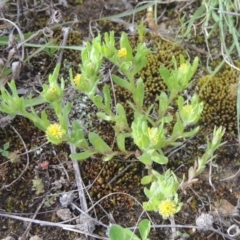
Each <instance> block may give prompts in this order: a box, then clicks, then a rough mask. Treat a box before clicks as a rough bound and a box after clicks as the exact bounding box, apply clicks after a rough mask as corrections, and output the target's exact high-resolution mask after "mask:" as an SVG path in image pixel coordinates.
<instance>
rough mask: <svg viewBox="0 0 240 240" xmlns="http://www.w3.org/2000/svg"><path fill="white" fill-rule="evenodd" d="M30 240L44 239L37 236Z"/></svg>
mask: <svg viewBox="0 0 240 240" xmlns="http://www.w3.org/2000/svg"><path fill="white" fill-rule="evenodd" d="M29 240H43V239H42V238H40V237H39V236H37V235H35V236H33V237H31V238H30V239H29Z"/></svg>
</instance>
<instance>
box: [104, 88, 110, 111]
mask: <svg viewBox="0 0 240 240" xmlns="http://www.w3.org/2000/svg"><path fill="white" fill-rule="evenodd" d="M103 95H104V104H105V111H106V112H107V113H109V114H110V113H111V105H110V104H111V96H110V89H109V87H108V86H107V85H104V87H103Z"/></svg>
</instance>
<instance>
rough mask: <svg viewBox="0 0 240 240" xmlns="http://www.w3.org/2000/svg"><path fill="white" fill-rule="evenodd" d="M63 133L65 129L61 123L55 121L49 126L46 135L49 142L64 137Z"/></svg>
mask: <svg viewBox="0 0 240 240" xmlns="http://www.w3.org/2000/svg"><path fill="white" fill-rule="evenodd" d="M63 135H64V130H63V129H62V127H61V126H60V125H59V124H57V123H54V124H51V125H49V126H48V127H47V130H46V137H47V139H48V141H49V142H52V140H53V139H56V140H61V139H62V138H63Z"/></svg>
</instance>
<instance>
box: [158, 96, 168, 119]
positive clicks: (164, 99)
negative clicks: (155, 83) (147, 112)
mask: <svg viewBox="0 0 240 240" xmlns="http://www.w3.org/2000/svg"><path fill="white" fill-rule="evenodd" d="M158 101H159V104H158V105H159V107H158V115H159V118H163V117H164V115H165V113H166V111H167V109H168V96H167V94H166V93H165V92H161V94H160V96H158Z"/></svg>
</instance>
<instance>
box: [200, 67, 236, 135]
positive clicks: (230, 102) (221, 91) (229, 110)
mask: <svg viewBox="0 0 240 240" xmlns="http://www.w3.org/2000/svg"><path fill="white" fill-rule="evenodd" d="M236 84H237V73H236V71H233V70H232V69H230V67H229V66H224V67H223V68H222V69H221V70H220V71H219V72H218V73H217V74H216V75H215V76H214V77H211V76H210V75H207V76H204V77H203V78H202V79H200V81H199V83H198V87H199V89H200V93H199V97H200V99H201V100H202V101H203V102H204V109H203V113H202V118H201V122H202V123H203V124H207V125H208V126H209V127H211V128H212V127H214V125H216V126H224V127H225V128H226V130H227V131H228V132H232V133H235V132H236V130H237V112H236V95H235V94H234V93H233V91H232V90H233V86H236Z"/></svg>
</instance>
